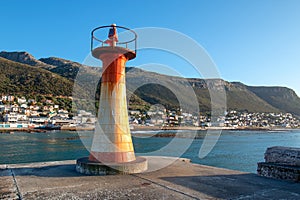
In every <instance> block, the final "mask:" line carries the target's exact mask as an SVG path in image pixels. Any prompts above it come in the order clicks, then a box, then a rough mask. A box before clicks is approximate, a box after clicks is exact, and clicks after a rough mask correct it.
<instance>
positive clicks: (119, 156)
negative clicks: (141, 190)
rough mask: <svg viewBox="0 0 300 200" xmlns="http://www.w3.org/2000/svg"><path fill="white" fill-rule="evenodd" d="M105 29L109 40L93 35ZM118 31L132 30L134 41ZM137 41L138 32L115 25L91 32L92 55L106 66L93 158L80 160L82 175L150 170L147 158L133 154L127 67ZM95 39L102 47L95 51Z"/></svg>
mask: <svg viewBox="0 0 300 200" xmlns="http://www.w3.org/2000/svg"><path fill="white" fill-rule="evenodd" d="M104 28H109V31H108V39H106V40H100V39H98V38H96V37H95V36H94V33H95V32H96V31H97V30H99V29H104ZM117 28H118V29H124V30H126V31H129V32H130V33H132V35H133V36H134V38H133V39H131V40H129V41H128V42H119V40H118V34H117ZM136 38H137V36H136V34H135V32H133V31H132V30H130V29H128V28H125V27H121V26H116V25H115V24H112V25H110V26H102V27H98V28H96V29H94V30H93V31H92V48H91V50H92V55H93V57H95V58H97V59H100V60H101V61H102V63H103V65H102V79H101V94H100V103H99V111H98V124H97V126H96V128H95V133H94V138H93V143H92V147H91V152H90V156H89V157H88V160H87V159H86V158H85V159H81V160H80V159H79V160H77V171H79V172H82V173H85V172H86V173H90V174H102V173H103V171H105V172H106V174H107V173H109V172H108V170H107V169H108V168H107V167H110V168H112V169H113V171H114V173H115V172H116V171H118V172H121V173H122V172H123V173H137V172H141V171H144V170H146V169H147V161H146V159H144V158H141V157H137V158H136V156H135V153H134V147H133V143H132V139H131V133H130V128H129V121H128V111H127V101H126V83H125V64H126V62H127V61H128V60H131V59H134V58H135V57H136ZM93 40H96V41H98V42H100V43H101V45H100V46H99V47H96V48H93ZM129 43H134V49H129V48H128V45H129ZM91 165H92V167H91ZM95 166H98V168H99V169H97V170H96V171H97V172H91V171H90V170H89V168H91V169H93V170H94V171H95ZM104 166H106V167H104ZM103 167H104V168H105V169H103ZM93 170H92V171H93Z"/></svg>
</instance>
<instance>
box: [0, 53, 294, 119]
mask: <svg viewBox="0 0 300 200" xmlns="http://www.w3.org/2000/svg"><path fill="white" fill-rule="evenodd" d="M18 54H20V55H18ZM0 57H4V58H6V59H8V60H11V61H14V62H16V63H23V64H25V65H26V66H27V65H30V66H32V67H33V68H30V70H33V69H34V68H35V69H37V68H38V69H40V70H41V69H42V70H45V71H48V72H49V73H52V74H55V75H57V76H59V77H60V78H62V79H60V81H68V82H66V83H67V85H68V87H69V86H70V83H73V84H74V81H76V78H77V75H78V73H79V72H80V73H82V72H84V79H87V80H88V81H86V82H83V84H82V85H81V87H82V88H83V90H85V91H89V90H90V91H89V92H90V93H91V95H92V96H93V95H94V96H95V94H94V93H95V91H93V90H92V89H90V88H93V87H94V86H95V84H98V86H99V79H100V76H101V68H99V67H97V68H96V67H88V66H84V65H82V64H80V63H77V62H73V61H70V60H66V59H62V58H56V57H49V58H40V59H39V60H37V59H35V58H34V57H33V56H32V55H30V54H29V53H27V52H11V53H10V52H0ZM1 62H3V59H1V60H0V63H1ZM13 65H15V64H13ZM28 69H29V68H28ZM30 70H29V71H30ZM6 75H7V74H6ZM7 76H9V75H7ZM126 82H127V89H128V90H129V92H130V91H131V96H129V98H130V97H133V99H134V100H133V102H136V103H139V104H143V105H146V106H148V107H149V106H150V105H153V104H163V105H164V106H165V107H167V108H175V107H176V106H179V102H178V99H176V95H174V92H172V91H171V90H170V88H172V87H173V86H172V85H173V84H174V85H175V86H176V87H177V88H176V87H175V89H177V90H179V91H180V92H181V93H182V96H183V101H184V102H185V103H186V105H187V109H188V107H189V100H190V99H189V96H188V95H189V93H188V92H187V91H186V90H187V89H186V88H187V87H191V88H192V90H193V92H194V93H195V95H196V98H197V101H198V103H199V109H200V111H201V112H206V111H209V110H210V107H211V105H210V94H209V90H208V88H209V87H211V88H214V89H216V90H218V88H220V87H224V89H225V91H226V98H227V108H228V109H235V110H245V111H248V112H290V113H293V114H295V115H298V116H300V98H299V97H298V96H297V94H296V93H295V91H293V90H292V89H290V88H286V87H281V86H261V87H260V86H248V85H245V84H244V83H241V82H228V81H225V80H223V79H197V78H181V77H176V76H168V75H164V74H159V73H156V72H148V71H144V70H142V69H138V68H134V67H127V68H126ZM168 84H169V85H168ZM170 84H171V85H170ZM79 85H80V84H79ZM136 86H139V87H138V88H136ZM53 89H54V88H53ZM54 90H55V89H54ZM67 91H68V90H66V91H62V93H64V92H66V93H68V94H70V91H68V92H67ZM0 92H2V91H1V90H0ZM132 92H134V94H132ZM97 93H98V98H99V89H98V90H97ZM175 93H176V91H175ZM128 94H129V93H128ZM96 96H97V95H96ZM129 107H131V108H135V107H138V105H136V106H133V107H132V106H129Z"/></svg>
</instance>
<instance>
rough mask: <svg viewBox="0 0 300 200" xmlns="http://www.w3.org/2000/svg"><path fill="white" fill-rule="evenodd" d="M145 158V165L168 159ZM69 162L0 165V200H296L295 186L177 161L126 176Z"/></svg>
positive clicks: (297, 190) (299, 196) (298, 191)
mask: <svg viewBox="0 0 300 200" xmlns="http://www.w3.org/2000/svg"><path fill="white" fill-rule="evenodd" d="M174 159H175V158H170V157H147V160H148V163H149V166H150V167H152V168H153V167H154V168H155V167H157V166H159V165H163V164H164V163H168V162H170V161H173V160H174ZM75 163H76V161H75V160H70V161H57V162H44V163H31V164H15V165H1V166H0V168H1V170H0V199H18V198H20V199H43V200H44V199H149V200H150V199H151V200H152V199H172V200H173V199H300V184H299V183H294V182H287V181H280V180H275V179H270V178H265V177H261V176H258V175H256V174H251V173H245V172H239V171H233V170H227V169H221V168H216V167H210V166H205V165H198V164H192V163H189V162H188V160H187V159H178V160H176V161H175V162H174V163H173V164H171V165H169V166H168V167H166V168H162V169H160V170H157V171H153V172H145V173H141V174H132V175H109V176H88V175H83V174H79V173H77V172H76V171H75Z"/></svg>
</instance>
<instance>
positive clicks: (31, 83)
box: [0, 57, 73, 96]
mask: <svg viewBox="0 0 300 200" xmlns="http://www.w3.org/2000/svg"><path fill="white" fill-rule="evenodd" d="M72 91H73V82H71V81H69V80H67V79H66V78H63V77H61V76H60V75H57V74H54V73H52V72H49V71H47V70H45V69H42V68H36V67H32V66H30V65H27V64H22V63H18V62H14V61H11V60H7V59H5V58H1V57H0V93H2V94H23V95H24V94H44V95H46V94H52V95H54V96H59V95H64V96H71V95H72Z"/></svg>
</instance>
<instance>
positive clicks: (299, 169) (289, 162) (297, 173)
mask: <svg viewBox="0 0 300 200" xmlns="http://www.w3.org/2000/svg"><path fill="white" fill-rule="evenodd" d="M257 173H258V174H259V175H261V176H265V177H270V178H275V179H282V180H290V181H295V182H300V148H292V147H281V146H275V147H270V148H268V149H267V150H266V153H265V162H260V163H258V167H257Z"/></svg>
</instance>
